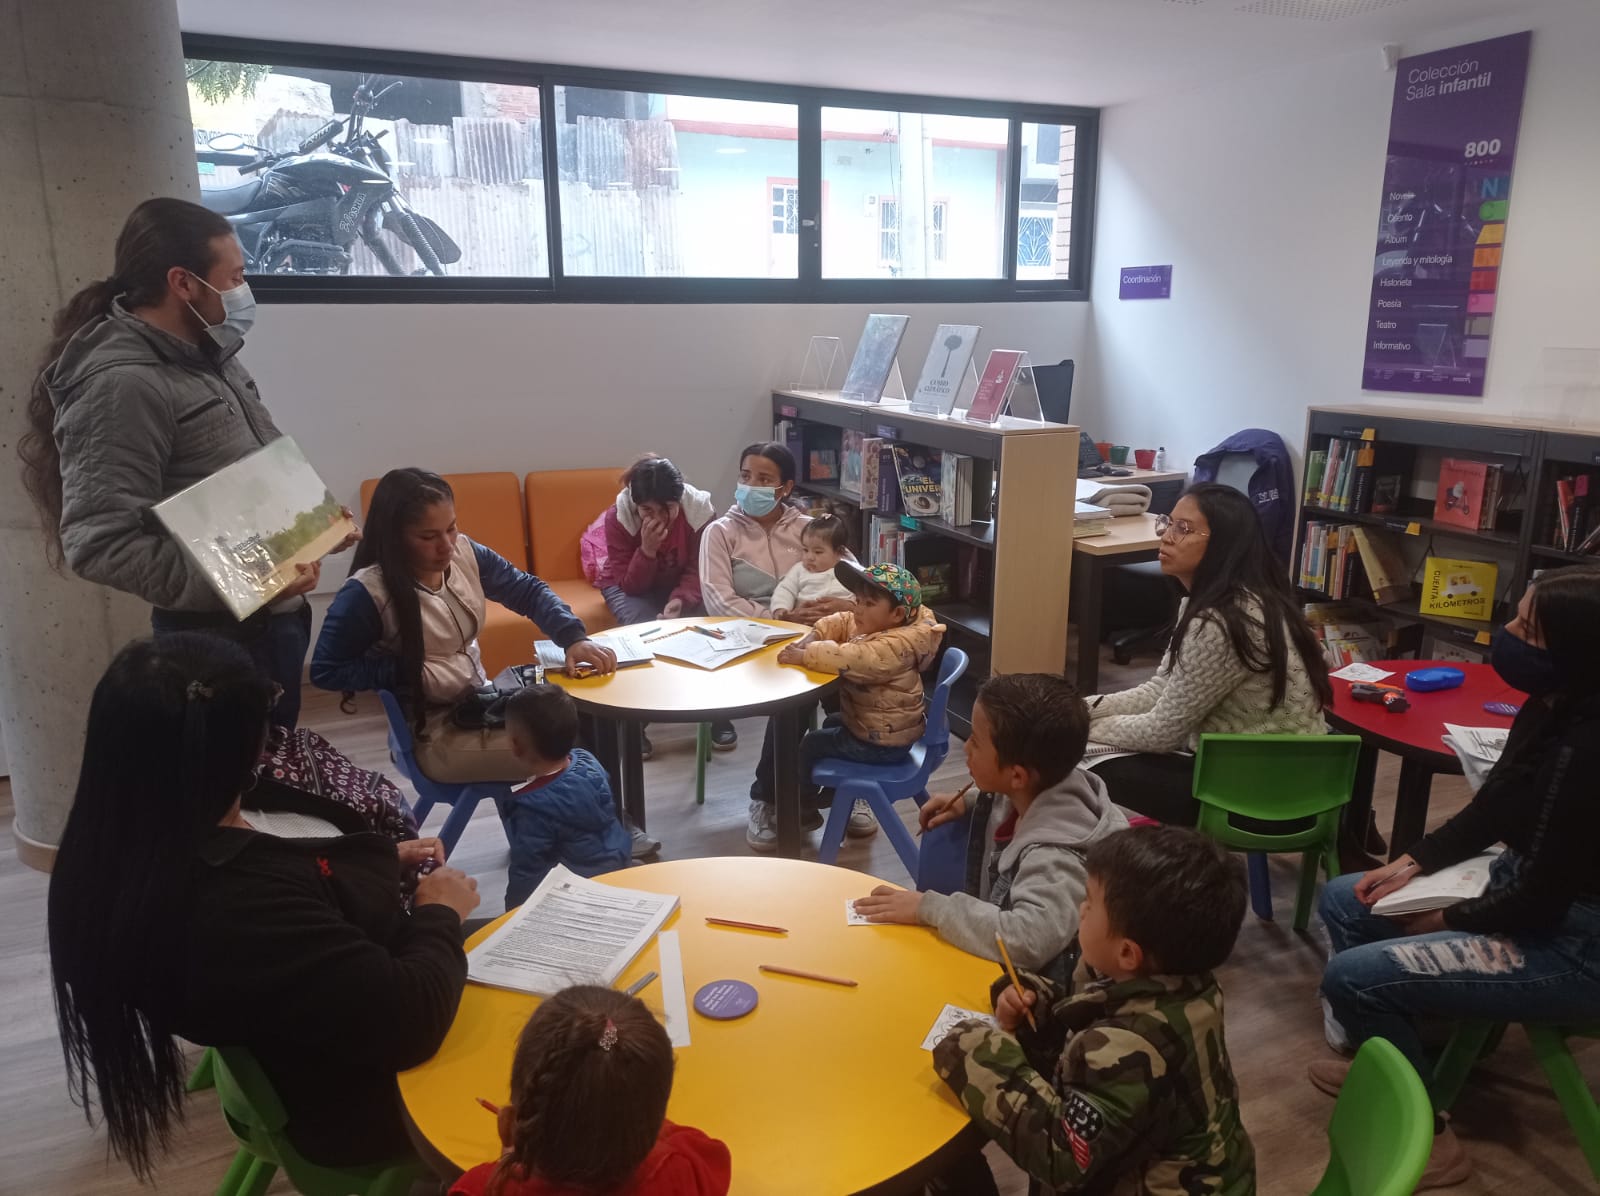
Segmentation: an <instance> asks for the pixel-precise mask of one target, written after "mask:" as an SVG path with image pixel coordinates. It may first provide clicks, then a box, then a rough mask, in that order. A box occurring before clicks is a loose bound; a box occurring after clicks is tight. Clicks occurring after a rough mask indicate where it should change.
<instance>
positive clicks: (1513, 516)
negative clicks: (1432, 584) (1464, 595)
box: [1292, 405, 1600, 654]
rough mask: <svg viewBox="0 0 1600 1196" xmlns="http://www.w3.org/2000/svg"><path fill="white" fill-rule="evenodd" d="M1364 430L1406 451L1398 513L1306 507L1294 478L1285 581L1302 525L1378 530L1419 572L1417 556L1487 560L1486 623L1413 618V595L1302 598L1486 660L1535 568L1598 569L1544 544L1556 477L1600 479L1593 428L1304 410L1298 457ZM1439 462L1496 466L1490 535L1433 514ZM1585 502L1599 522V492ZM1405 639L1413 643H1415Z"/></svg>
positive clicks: (1388, 411)
mask: <svg viewBox="0 0 1600 1196" xmlns="http://www.w3.org/2000/svg"><path fill="white" fill-rule="evenodd" d="M1369 431H1370V432H1371V433H1373V436H1374V439H1375V440H1376V441H1377V443H1379V444H1385V443H1387V444H1401V445H1407V446H1410V447H1411V448H1412V449H1413V450H1414V455H1413V466H1412V468H1413V472H1412V475H1411V476H1410V477H1409V478H1407V479H1406V485H1405V493H1403V494H1402V495H1401V498H1400V502H1399V505H1398V509H1397V510H1395V511H1393V512H1386V513H1381V514H1378V513H1372V512H1360V511H1340V510H1330V509H1328V508H1326V507H1323V506H1321V505H1320V504H1318V503H1308V502H1306V501H1305V499H1306V495H1305V492H1304V484H1303V481H1302V491H1301V495H1300V498H1301V505H1300V510H1299V517H1298V520H1297V525H1296V534H1295V554H1294V558H1293V562H1292V567H1293V574H1292V576H1293V577H1294V578H1295V579H1296V580H1297V581H1298V579H1299V570H1300V559H1301V550H1302V548H1303V546H1304V542H1305V529H1306V524H1307V523H1308V522H1313V523H1354V524H1361V525H1364V526H1369V527H1377V528H1382V529H1384V530H1386V531H1388V532H1390V533H1392V534H1394V535H1396V536H1398V537H1399V538H1400V543H1401V544H1402V545H1404V546H1406V547H1407V549H1408V554H1407V559H1408V560H1410V559H1411V557H1413V556H1415V557H1416V558H1417V567H1418V569H1419V570H1420V563H1421V558H1422V557H1423V556H1427V555H1432V556H1444V557H1458V558H1462V559H1472V560H1487V561H1493V562H1494V563H1495V564H1496V565H1498V566H1499V569H1500V573H1499V578H1498V581H1497V584H1496V588H1495V607H1494V617H1493V618H1492V619H1488V620H1474V619H1455V618H1447V617H1444V616H1439V615H1432V614H1422V613H1421V612H1420V610H1419V609H1418V601H1417V598H1416V595H1415V594H1413V596H1412V597H1411V598H1410V599H1403V600H1401V601H1398V602H1392V603H1385V604H1382V605H1380V604H1378V603H1375V602H1373V601H1372V600H1371V597H1370V595H1354V596H1346V597H1343V598H1338V599H1334V598H1330V597H1329V596H1328V595H1326V594H1324V593H1322V592H1321V591H1319V590H1313V589H1306V588H1304V587H1301V593H1302V594H1303V595H1304V596H1305V598H1306V600H1307V601H1309V602H1346V603H1351V604H1352V605H1354V606H1356V607H1358V608H1361V609H1364V610H1370V611H1373V612H1377V613H1379V614H1381V615H1383V616H1385V617H1386V618H1387V619H1389V620H1390V621H1392V622H1394V623H1396V624H1398V625H1399V626H1400V627H1401V628H1402V629H1404V628H1405V627H1406V626H1408V625H1409V626H1412V627H1415V628H1417V629H1419V630H1425V631H1427V632H1428V633H1429V634H1431V635H1433V636H1434V637H1435V638H1436V639H1440V640H1443V641H1445V642H1448V643H1452V644H1456V645H1460V646H1462V647H1468V648H1470V649H1472V650H1474V651H1477V652H1479V653H1485V654H1486V653H1487V644H1488V641H1489V638H1490V636H1491V635H1492V634H1493V632H1494V631H1495V630H1496V629H1498V628H1499V627H1500V626H1502V625H1503V624H1504V622H1505V621H1506V619H1508V618H1510V617H1511V615H1512V613H1514V611H1515V609H1516V605H1517V602H1518V601H1519V600H1520V598H1521V596H1522V592H1523V590H1524V589H1525V588H1526V587H1527V584H1528V581H1529V579H1530V577H1531V576H1532V574H1533V573H1534V572H1535V571H1537V570H1539V569H1547V568H1558V567H1560V566H1561V565H1565V564H1573V563H1577V562H1580V561H1591V562H1595V563H1597V564H1600V556H1594V555H1579V554H1578V553H1575V552H1571V551H1568V550H1567V549H1565V548H1562V547H1557V546H1555V545H1554V544H1552V543H1551V541H1550V535H1551V525H1552V520H1553V519H1554V518H1556V516H1555V514H1554V493H1555V482H1556V479H1557V478H1558V477H1562V476H1566V475H1568V474H1571V473H1574V472H1582V471H1583V470H1585V469H1588V470H1590V471H1592V473H1593V474H1594V475H1595V477H1596V479H1597V480H1600V427H1596V428H1575V427H1571V426H1568V425H1562V424H1557V423H1553V422H1549V421H1545V420H1541V419H1539V418H1537V417H1531V418H1524V417H1517V416H1499V415H1468V414H1465V413H1463V414H1460V415H1456V414H1453V413H1445V412H1438V411H1428V410H1426V409H1423V408H1410V407H1382V406H1366V405H1356V406H1350V407H1312V408H1310V409H1309V410H1308V411H1307V413H1306V436H1305V441H1304V445H1303V448H1302V454H1303V456H1302V459H1303V460H1307V461H1308V460H1309V459H1310V454H1311V453H1312V452H1313V451H1317V450H1325V449H1326V448H1327V447H1328V443H1329V441H1330V439H1334V438H1339V439H1344V440H1360V439H1362V438H1363V436H1364V434H1365V433H1367V432H1369ZM1443 457H1464V458H1469V459H1473V460H1478V461H1485V462H1489V463H1491V464H1499V465H1501V466H1502V467H1503V468H1502V475H1501V476H1502V481H1503V482H1504V483H1506V485H1507V489H1506V493H1505V504H1504V505H1503V507H1502V509H1501V510H1500V512H1499V513H1498V515H1497V518H1496V520H1495V525H1494V526H1493V527H1492V528H1485V529H1472V528H1464V527H1459V526H1456V525H1454V524H1449V523H1441V522H1439V521H1437V520H1435V519H1434V518H1433V517H1432V516H1433V503H1434V493H1435V492H1436V489H1437V476H1438V471H1437V463H1438V461H1439V459H1441V458H1443ZM1596 489H1597V490H1600V487H1597V488H1596ZM1592 501H1593V503H1594V504H1595V507H1594V515H1593V517H1594V519H1595V520H1596V521H1600V492H1597V493H1595V494H1594V496H1593V499H1592ZM1591 526H1592V524H1591ZM1413 580H1415V575H1413ZM1413 638H1414V640H1415V641H1417V642H1420V639H1421V636H1420V634H1419V635H1416V636H1414V637H1413Z"/></svg>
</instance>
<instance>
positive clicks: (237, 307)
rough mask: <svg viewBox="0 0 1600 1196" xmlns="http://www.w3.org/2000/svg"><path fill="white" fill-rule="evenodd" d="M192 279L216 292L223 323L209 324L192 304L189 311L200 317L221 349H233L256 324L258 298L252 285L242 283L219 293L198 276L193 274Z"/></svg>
mask: <svg viewBox="0 0 1600 1196" xmlns="http://www.w3.org/2000/svg"><path fill="white" fill-rule="evenodd" d="M190 277H191V278H193V279H194V280H195V281H196V282H198V283H199V284H200V285H201V286H203V287H207V288H208V289H210V290H212V291H216V294H217V297H218V298H219V299H221V300H222V323H220V324H207V323H206V318H205V317H204V316H202V315H200V313H199V312H198V311H195V306H194V304H192V303H191V304H189V310H190V311H192V312H194V314H195V315H196V316H199V318H200V322H201V323H202V324H205V325H206V334H207V335H208V336H210V337H211V339H212V340H214V341H215V342H216V343H217V345H218V347H219V348H223V349H228V348H232V347H233V345H234V344H236V343H237V342H239V341H241V340H243V339H244V334H245V333H247V332H249V331H250V329H251V328H252V327H253V326H254V325H255V322H256V297H255V296H254V295H252V294H251V293H250V284H249V283H247V282H241V283H240V284H239V285H238V286H236V287H231V288H230V289H228V290H226V291H218V290H217V288H216V287H214V286H212V285H211V284H210V283H209V282H207V281H206V280H205V279H203V278H201V277H200V276H199V275H198V274H191V275H190ZM230 333H231V334H232V335H230Z"/></svg>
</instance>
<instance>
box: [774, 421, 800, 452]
mask: <svg viewBox="0 0 1600 1196" xmlns="http://www.w3.org/2000/svg"><path fill="white" fill-rule="evenodd" d="M772 439H774V440H775V441H777V442H778V443H779V444H781V445H783V447H784V448H786V449H788V450H789V452H790V453H791V454H793V456H794V459H795V460H796V461H804V460H805V459H806V444H805V430H804V429H803V428H802V427H801V426H800V421H799V420H793V419H780V420H779V421H778V422H777V423H776V424H774V425H773V426H772Z"/></svg>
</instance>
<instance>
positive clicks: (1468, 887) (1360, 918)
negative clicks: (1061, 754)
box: [1310, 565, 1600, 1191]
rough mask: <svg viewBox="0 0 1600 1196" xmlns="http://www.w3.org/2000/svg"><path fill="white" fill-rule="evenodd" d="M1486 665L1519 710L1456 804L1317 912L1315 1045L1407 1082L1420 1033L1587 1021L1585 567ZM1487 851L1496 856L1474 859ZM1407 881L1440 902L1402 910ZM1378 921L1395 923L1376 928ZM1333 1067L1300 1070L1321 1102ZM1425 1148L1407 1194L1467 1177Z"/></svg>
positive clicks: (1441, 1131)
mask: <svg viewBox="0 0 1600 1196" xmlns="http://www.w3.org/2000/svg"><path fill="white" fill-rule="evenodd" d="M1493 664H1494V668H1495V671H1496V672H1498V673H1499V674H1500V676H1501V678H1502V679H1504V681H1505V682H1506V684H1507V685H1509V686H1511V687H1513V688H1514V689H1518V690H1521V691H1523V692H1524V693H1526V694H1527V695H1528V698H1527V701H1526V703H1525V704H1524V705H1523V707H1522V709H1521V711H1520V712H1519V713H1518V715H1517V717H1516V720H1515V721H1514V722H1513V723H1512V725H1511V732H1510V734H1509V736H1508V737H1507V740H1506V745H1505V751H1504V753H1503V754H1502V755H1501V757H1500V759H1499V761H1498V762H1497V763H1496V764H1495V766H1494V768H1493V769H1492V770H1491V771H1490V772H1489V774H1488V776H1487V777H1486V778H1485V779H1484V782H1483V785H1482V787H1481V788H1480V789H1479V790H1478V792H1477V793H1476V794H1475V795H1474V796H1473V798H1472V801H1471V802H1470V803H1469V804H1468V805H1467V806H1466V808H1465V809H1463V810H1461V811H1460V812H1459V813H1457V814H1456V815H1455V816H1454V817H1453V818H1451V819H1450V820H1449V821H1448V822H1446V823H1445V824H1444V825H1443V826H1441V827H1439V828H1438V829H1436V830H1435V831H1433V833H1432V834H1429V835H1427V836H1425V837H1424V838H1423V839H1422V840H1421V841H1420V842H1418V843H1417V844H1416V846H1415V847H1413V848H1412V849H1411V850H1410V851H1409V852H1407V853H1406V854H1405V855H1402V856H1401V857H1400V858H1399V859H1397V860H1395V861H1394V862H1393V863H1391V864H1388V865H1386V866H1385V867H1382V868H1378V869H1375V870H1374V871H1371V872H1367V873H1366V874H1364V875H1361V876H1356V875H1353V874H1352V875H1348V876H1341V877H1339V878H1338V879H1337V880H1335V881H1332V882H1331V883H1330V884H1329V885H1328V887H1327V889H1326V890H1325V891H1324V892H1323V897H1322V914H1323V919H1324V920H1325V921H1326V923H1327V926H1328V936H1329V938H1330V939H1331V940H1332V944H1333V950H1334V955H1333V956H1332V958H1331V959H1329V961H1328V966H1327V971H1326V972H1325V973H1324V975H1323V978H1322V996H1323V1001H1324V1005H1325V1007H1326V1017H1327V1031H1328V1041H1329V1043H1330V1045H1333V1046H1335V1047H1338V1048H1349V1049H1354V1048H1355V1047H1356V1046H1358V1045H1360V1043H1362V1042H1364V1041H1365V1040H1366V1039H1368V1038H1373V1037H1382V1038H1387V1039H1388V1040H1389V1041H1390V1042H1392V1043H1394V1045H1395V1046H1397V1047H1399V1048H1400V1050H1401V1051H1402V1052H1403V1053H1404V1054H1405V1056H1406V1058H1408V1059H1409V1060H1410V1061H1411V1063H1412V1065H1413V1066H1414V1067H1415V1068H1416V1069H1417V1071H1418V1073H1419V1074H1421V1075H1423V1076H1428V1075H1430V1074H1432V1065H1431V1063H1430V1060H1429V1058H1428V1056H1427V1054H1426V1053H1425V1052H1424V1049H1423V1044H1422V1039H1421V1038H1420V1037H1419V1035H1418V1032H1417V1023H1418V1021H1419V1020H1421V1019H1424V1018H1426V1019H1439V1020H1444V1021H1463V1020H1475V1021H1490V1022H1504V1021H1536V1022H1538V1021H1543V1022H1583V1023H1587V1022H1591V1021H1593V1020H1594V1018H1595V1016H1596V1011H1600V867H1597V866H1596V865H1597V862H1600V859H1597V857H1600V802H1597V801H1596V800H1595V796H1594V778H1595V776H1596V775H1597V773H1600V567H1596V566H1593V565H1579V566H1574V567H1571V568H1566V569H1555V570H1550V571H1548V572H1546V573H1544V574H1542V575H1541V576H1540V577H1539V579H1538V580H1537V581H1535V582H1534V583H1533V584H1532V585H1531V586H1530V587H1529V588H1528V592H1527V593H1526V594H1524V595H1523V598H1522V601H1521V603H1520V604H1519V605H1518V607H1517V616H1516V618H1514V619H1513V620H1512V621H1511V622H1510V623H1508V624H1506V626H1505V627H1503V628H1502V629H1501V630H1500V631H1499V632H1497V633H1496V636H1495V640H1494V651H1493ZM1496 843H1503V844H1504V845H1505V850H1504V851H1503V852H1501V853H1500V854H1499V855H1498V856H1495V857H1493V859H1492V861H1488V860H1484V859H1482V858H1481V853H1483V852H1484V851H1485V849H1486V848H1489V847H1491V846H1493V845H1494V844H1496ZM1452 869H1454V870H1455V875H1454V876H1453V877H1452V876H1451V875H1450V873H1451V871H1452ZM1473 872H1476V873H1478V875H1477V878H1476V882H1477V883H1476V884H1472V883H1471V881H1472V879H1473V878H1472V876H1471V875H1470V874H1471V873H1473ZM1419 877H1425V878H1427V883H1429V884H1430V885H1433V886H1436V887H1438V888H1439V889H1440V890H1442V891H1441V892H1440V893H1439V894H1438V895H1437V896H1436V897H1435V898H1434V899H1433V900H1432V901H1419V902H1407V901H1405V900H1404V899H1405V898H1406V897H1408V896H1411V894H1410V893H1408V888H1410V887H1411V886H1412V884H1413V882H1414V881H1416V880H1417V878H1419ZM1452 880H1453V881H1454V882H1455V884H1454V885H1452V883H1451V882H1452ZM1420 887H1421V886H1419V888H1420ZM1468 894H1470V895H1468ZM1386 899H1387V900H1386ZM1394 906H1399V907H1400V909H1401V910H1408V911H1409V912H1401V913H1396V914H1394V915H1392V916H1385V914H1384V913H1383V910H1384V909H1385V908H1393V907H1394ZM1349 1067H1350V1065H1349V1064H1348V1063H1344V1062H1340V1061H1335V1060H1324V1061H1319V1062H1316V1063H1313V1064H1311V1066H1310V1078H1311V1082H1312V1083H1313V1084H1315V1085H1316V1086H1317V1087H1318V1088H1320V1089H1322V1090H1323V1091H1324V1092H1328V1093H1330V1094H1337V1093H1338V1091H1339V1089H1340V1087H1341V1086H1342V1085H1343V1083H1344V1078H1345V1074H1346V1073H1347V1072H1348V1071H1349ZM1434 1133H1435V1137H1434V1148H1433V1155H1432V1158H1431V1159H1430V1160H1429V1163H1428V1168H1427V1170H1426V1171H1425V1172H1424V1173H1423V1177H1422V1181H1421V1183H1420V1184H1419V1185H1418V1188H1417V1190H1418V1191H1422V1190H1424V1189H1427V1188H1434V1187H1445V1186H1448V1185H1451V1184H1456V1183H1461V1182H1462V1181H1463V1180H1465V1179H1466V1178H1467V1177H1468V1176H1469V1175H1470V1174H1471V1165H1470V1163H1469V1161H1468V1159H1467V1157H1466V1154H1465V1152H1464V1151H1463V1150H1462V1148H1461V1145H1460V1143H1459V1142H1457V1141H1456V1139H1455V1136H1454V1134H1453V1133H1452V1132H1451V1130H1450V1128H1449V1123H1448V1122H1446V1121H1444V1120H1443V1119H1442V1118H1440V1119H1438V1120H1437V1121H1436V1124H1435V1129H1434Z"/></svg>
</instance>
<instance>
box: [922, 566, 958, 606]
mask: <svg viewBox="0 0 1600 1196" xmlns="http://www.w3.org/2000/svg"><path fill="white" fill-rule="evenodd" d="M912 574H913V575H914V576H915V577H916V579H917V584H918V585H920V586H921V587H922V600H923V601H924V602H945V601H948V600H949V598H950V596H951V594H952V593H953V592H954V591H953V589H952V580H953V577H954V574H955V565H954V564H953V563H951V562H950V561H935V562H933V563H932V564H927V565H918V566H917V567H916V568H915V569H913V570H912Z"/></svg>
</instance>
